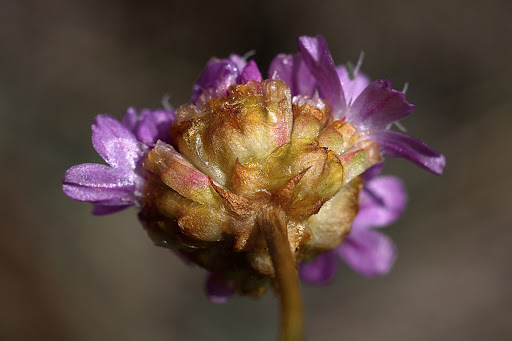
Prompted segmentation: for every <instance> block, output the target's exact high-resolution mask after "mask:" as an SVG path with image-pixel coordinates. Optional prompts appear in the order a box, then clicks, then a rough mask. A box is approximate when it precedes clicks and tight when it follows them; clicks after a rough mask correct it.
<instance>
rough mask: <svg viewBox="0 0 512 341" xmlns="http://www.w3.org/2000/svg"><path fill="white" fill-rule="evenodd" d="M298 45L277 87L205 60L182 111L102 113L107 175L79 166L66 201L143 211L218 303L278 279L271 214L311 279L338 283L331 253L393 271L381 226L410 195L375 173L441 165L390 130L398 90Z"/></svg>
mask: <svg viewBox="0 0 512 341" xmlns="http://www.w3.org/2000/svg"><path fill="white" fill-rule="evenodd" d="M298 45H299V53H297V54H295V55H278V56H277V57H276V58H275V59H274V60H273V61H272V63H271V65H270V69H269V72H268V79H263V78H262V76H261V72H260V70H259V69H258V66H257V65H256V63H255V62H254V61H253V60H250V61H247V60H246V58H244V57H240V56H237V55H231V56H230V57H229V58H227V59H212V60H210V61H209V62H208V64H207V66H206V68H205V70H204V71H203V73H202V74H201V75H200V77H199V78H198V80H197V82H196V84H195V85H194V87H193V89H192V97H191V101H190V103H187V104H184V105H182V106H181V107H179V108H178V109H177V110H176V111H175V112H174V113H173V112H169V111H147V110H145V111H142V112H140V113H137V112H136V111H135V110H133V109H129V111H128V112H127V114H126V116H125V118H124V119H123V121H122V123H120V122H118V121H116V120H114V119H113V118H111V117H109V116H106V115H100V116H98V117H97V119H96V123H95V125H93V144H94V147H95V148H96V150H97V151H98V153H99V154H100V155H101V156H102V157H103V158H104V159H105V161H106V162H107V163H108V164H109V166H105V165H97V164H85V165H78V166H74V167H72V168H70V169H69V170H68V171H67V172H66V177H65V181H64V192H65V193H66V194H67V195H69V196H70V197H72V198H74V199H77V200H81V201H89V202H92V203H94V205H95V213H111V212H114V211H116V210H120V209H123V208H125V207H128V206H131V205H134V204H137V205H140V206H141V211H140V214H139V217H140V219H141V221H142V222H143V224H144V226H145V228H146V230H147V231H148V233H149V235H150V236H151V238H152V239H153V240H154V241H155V243H156V244H157V245H162V246H166V247H169V248H171V249H173V250H175V251H176V252H178V253H179V254H180V255H181V256H183V257H184V258H186V259H187V260H188V261H190V262H193V263H196V264H198V265H200V266H202V267H204V268H205V269H207V270H208V271H210V276H209V279H208V281H207V285H206V289H207V292H208V294H209V296H210V297H211V298H212V300H213V301H215V302H223V301H225V299H226V297H228V296H230V295H232V294H233V293H234V292H238V293H242V294H250V295H253V296H258V295H260V294H261V293H262V292H263V291H264V290H265V288H266V286H267V285H268V284H269V283H273V282H274V280H275V275H276V269H275V267H274V265H275V264H274V263H273V256H272V255H271V254H270V252H269V247H270V246H269V239H268V235H266V232H265V231H264V229H262V227H261V226H262V225H264V224H265V222H268V221H269V219H270V218H269V214H270V216H271V217H273V219H276V220H275V221H278V222H279V223H280V224H282V226H284V233H285V237H286V239H285V240H286V246H285V247H286V248H289V250H290V252H291V255H292V256H291V257H292V258H293V262H294V264H300V263H302V262H304V263H303V265H302V266H301V275H302V277H303V279H304V280H306V281H310V282H315V283H325V282H328V281H329V280H331V279H332V278H333V276H334V273H335V268H336V264H337V260H336V257H341V258H342V259H343V260H345V262H346V263H347V264H349V266H351V267H353V268H354V269H355V270H356V271H359V272H361V273H362V274H364V275H367V276H375V275H379V274H383V273H386V272H388V271H389V269H390V268H391V265H392V263H393V261H394V259H395V257H396V251H395V247H394V245H393V244H392V242H391V240H390V239H389V238H388V237H386V236H384V235H382V234H380V233H379V232H377V231H376V230H375V228H377V227H382V226H385V225H388V224H390V223H391V222H393V221H394V220H396V219H397V218H398V216H399V215H400V214H401V212H402V210H403V208H404V207H405V202H406V195H405V190H404V186H403V184H402V183H401V182H400V180H398V179H397V178H395V177H389V176H388V177H385V176H384V177H375V173H378V171H379V169H380V168H381V165H382V162H383V160H384V159H383V156H390V157H403V158H406V159H408V160H410V161H412V162H414V163H415V164H417V165H419V166H420V167H422V168H424V169H426V170H429V171H431V172H433V173H435V174H440V173H441V172H442V170H443V168H444V165H445V159H444V156H442V155H441V154H439V153H438V152H436V151H435V150H433V149H432V148H430V147H428V146H427V145H425V144H424V143H423V142H421V141H419V140H417V139H415V138H413V137H410V136H407V135H404V134H402V133H399V132H395V131H392V130H390V128H391V126H392V124H393V123H394V122H396V121H399V120H401V119H403V118H405V117H407V116H408V115H410V114H411V113H412V111H413V109H414V106H413V105H411V104H410V103H408V102H407V100H406V98H405V95H404V94H403V93H402V92H400V91H397V90H394V89H392V87H391V82H390V81H388V80H385V79H380V80H376V81H373V82H370V80H369V78H368V77H367V76H366V75H364V74H362V73H359V69H358V68H356V70H351V69H349V68H346V67H344V66H336V65H335V64H334V62H333V60H332V57H331V55H330V52H329V50H328V48H327V44H326V42H325V40H324V39H323V38H322V37H321V36H316V37H300V38H299V40H298ZM269 212H271V213H269Z"/></svg>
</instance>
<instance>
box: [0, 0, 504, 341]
mask: <svg viewBox="0 0 512 341" xmlns="http://www.w3.org/2000/svg"><path fill="white" fill-rule="evenodd" d="M142 3H143V2H139V1H110V2H108V4H107V2H106V1H100V0H89V1H65V0H45V1H36V0H33V1H16V0H2V1H0V115H1V122H0V152H1V156H2V162H1V164H0V174H1V175H2V177H1V179H2V181H1V182H0V191H1V192H0V193H1V194H2V196H1V205H0V209H1V217H2V218H3V222H2V224H1V229H0V231H1V232H0V302H1V305H0V339H2V340H14V339H16V340H46V339H48V340H55V339H72V340H98V339H103V340H116V339H119V340H121V339H124V340H206V339H209V340H241V339H244V340H272V339H275V335H276V330H277V318H278V317H277V308H276V304H275V301H274V299H273V296H272V295H271V294H268V295H266V296H265V297H264V298H263V299H261V300H259V301H253V300H251V299H247V298H235V299H233V300H232V301H230V302H229V303H228V304H226V305H222V306H217V305H214V304H211V303H209V302H208V301H207V299H206V298H205V296H204V294H203V291H202V286H203V277H204V273H203V271H202V270H201V269H199V268H192V267H188V266H186V265H184V264H182V263H181V262H180V261H179V260H178V259H177V258H176V257H175V256H174V255H173V254H171V253H170V252H167V251H166V250H164V249H159V248H157V247H154V246H153V245H152V244H151V242H150V240H149V238H147V236H146V234H145V232H144V231H143V230H142V228H141V227H140V225H139V224H138V222H137V219H136V217H135V215H136V212H135V210H131V211H127V212H123V213H121V214H117V215H114V216H108V217H94V216H92V215H90V214H89V212H90V206H89V205H86V204H81V203H78V202H74V201H72V200H70V199H68V198H66V197H65V196H64V195H63V194H62V193H61V181H62V178H63V175H64V171H65V170H66V169H67V168H68V167H70V166H71V165H73V164H76V163H82V162H99V161H100V158H99V157H98V156H97V155H96V153H95V151H94V149H93V148H92V146H91V143H90V128H89V127H90V125H91V123H92V121H93V117H94V116H95V114H98V113H110V114H112V115H113V116H115V117H118V118H119V117H121V115H122V113H123V112H124V110H125V109H126V108H127V107H128V106H130V105H133V106H136V107H139V108H141V107H150V108H152V107H153V108H154V107H158V106H159V105H160V102H161V99H162V97H163V96H164V95H169V96H170V102H171V103H172V104H174V105H176V106H177V105H180V104H182V103H184V102H186V101H187V99H188V98H189V95H190V89H191V86H192V84H193V82H194V80H195V78H196V77H197V76H198V74H199V72H200V71H201V69H202V67H203V65H204V64H205V62H206V61H207V60H208V58H209V57H210V56H219V57H224V56H227V55H228V54H229V53H231V52H236V53H240V54H243V53H245V52H247V51H249V50H252V49H254V50H255V51H256V56H255V58H256V60H257V61H258V62H259V64H260V66H261V68H262V69H266V67H267V66H268V64H269V62H270V60H271V58H272V56H273V55H275V54H276V53H278V52H289V53H291V52H295V51H296V46H295V39H296V37H297V36H298V35H301V34H316V33H321V34H323V35H324V36H325V37H326V39H327V41H328V43H329V46H330V48H331V51H332V54H333V56H334V59H335V61H337V62H338V63H343V62H345V61H347V60H352V61H356V60H357V57H358V55H359V53H360V51H365V53H366V59H365V63H364V70H365V71H366V72H367V73H368V74H370V75H371V76H372V77H374V78H378V77H385V78H390V79H392V80H393V82H394V84H395V86H396V87H397V88H399V89H401V88H402V86H403V84H404V82H406V81H408V82H409V83H410V87H409V91H408V98H409V100H410V101H411V102H412V103H414V104H415V105H416V108H417V109H416V112H415V114H414V115H413V116H412V117H410V118H409V119H407V120H405V122H404V124H405V125H406V126H407V128H408V129H409V132H410V133H411V134H413V135H415V136H418V137H420V138H422V139H423V140H425V141H426V142H428V143H429V144H430V145H431V146H433V147H435V148H436V149H438V150H440V151H442V152H443V153H445V154H446V156H447V159H448V165H447V168H446V172H445V174H444V175H443V176H442V177H436V176H434V175H431V174H428V173H426V172H424V171H422V170H420V169H418V168H416V167H414V166H412V165H411V164H409V163H407V162H405V161H403V160H389V162H388V166H387V167H386V172H387V173H396V174H399V175H400V176H402V177H403V178H404V179H405V181H406V183H407V185H408V190H409V195H410V202H409V207H408V210H407V211H406V213H405V214H404V216H403V218H402V219H401V220H400V221H399V222H398V223H397V224H395V225H394V226H393V227H392V228H390V229H388V230H387V231H386V232H388V233H389V234H390V235H391V236H392V237H393V238H394V240H395V241H396V243H397V245H398V247H399V250H400V257H399V258H398V261H397V263H396V265H395V268H394V270H393V271H392V273H391V274H390V275H389V276H387V277H384V278H380V279H376V280H369V279H366V278H363V277H360V276H358V275H357V274H354V273H353V272H351V271H350V270H348V269H347V268H346V267H345V266H344V265H340V269H339V273H338V276H337V279H336V281H335V283H333V284H332V285H330V286H327V287H320V288H317V287H310V286H304V288H303V291H304V295H305V303H306V314H307V322H308V323H307V332H308V336H309V339H310V340H497V339H506V338H507V337H508V338H511V337H512V326H511V323H512V291H511V288H512V267H511V265H512V264H511V263H512V262H511V260H512V251H511V249H512V247H511V245H510V243H511V241H512V231H511V228H510V227H511V219H512V204H511V200H510V197H509V195H510V193H511V190H512V177H511V171H512V162H511V158H510V155H511V147H512V143H511V132H510V130H511V124H512V96H511V90H512V86H511V76H512V72H511V66H510V61H511V60H512V53H511V52H512V51H511V35H512V24H511V23H512V20H510V15H511V13H512V2H510V1H505V0H504V1H497V0H491V1H485V2H484V1H478V2H477V1H463V0H457V1H441V0H431V1H419V0H409V1H396V0H388V1H364V0H362V1H331V2H328V1H307V2H306V1H286V2H281V3H279V4H275V3H274V1H270V0H261V1H258V2H242V1H234V0H227V1H222V2H216V3H214V2H211V3H208V4H207V3H201V2H196V1H194V0H188V1H179V2H172V1H146V2H144V4H142Z"/></svg>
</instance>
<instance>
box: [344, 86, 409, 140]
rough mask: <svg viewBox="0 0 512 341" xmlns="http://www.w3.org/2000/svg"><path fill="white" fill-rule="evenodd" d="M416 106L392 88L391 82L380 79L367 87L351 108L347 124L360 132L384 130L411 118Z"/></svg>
mask: <svg viewBox="0 0 512 341" xmlns="http://www.w3.org/2000/svg"><path fill="white" fill-rule="evenodd" d="M413 110H414V105H412V104H410V103H409V102H407V100H406V99H405V95H404V94H403V93H402V92H400V91H397V90H393V89H392V88H391V81H390V80H387V79H378V80H376V81H374V82H372V83H370V85H368V86H367V87H366V89H365V90H364V91H363V92H362V93H361V94H360V95H359V96H358V97H357V98H356V100H355V101H354V104H353V105H352V106H351V107H350V109H349V113H348V116H347V122H350V123H352V124H354V125H355V126H356V127H357V128H358V129H359V130H360V131H369V130H377V129H383V128H384V127H386V126H387V125H388V124H390V123H393V122H395V121H398V120H401V119H403V118H405V117H407V116H409V115H410V114H411V113H412V112H413Z"/></svg>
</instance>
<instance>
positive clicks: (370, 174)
mask: <svg viewBox="0 0 512 341" xmlns="http://www.w3.org/2000/svg"><path fill="white" fill-rule="evenodd" d="M383 168H384V162H381V163H377V164H376V165H373V166H371V167H370V168H368V169H367V170H365V171H364V173H363V174H361V176H362V177H363V179H364V181H370V180H371V179H373V178H375V177H376V176H377V175H379V174H380V173H381V172H382V169H383Z"/></svg>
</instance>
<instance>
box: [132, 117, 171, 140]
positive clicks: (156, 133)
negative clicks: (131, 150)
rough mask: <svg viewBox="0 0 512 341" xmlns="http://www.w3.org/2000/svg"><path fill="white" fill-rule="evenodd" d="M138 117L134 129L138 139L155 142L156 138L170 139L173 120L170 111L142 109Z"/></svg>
mask: <svg viewBox="0 0 512 341" xmlns="http://www.w3.org/2000/svg"><path fill="white" fill-rule="evenodd" d="M140 117H141V119H140V122H138V124H137V126H136V128H135V130H134V133H135V135H136V136H137V139H138V140H139V141H141V142H144V143H147V144H155V143H156V141H158V140H162V141H169V140H170V129H171V126H172V122H173V121H174V113H173V112H172V111H168V110H163V109H161V110H148V109H144V110H142V111H141V113H140Z"/></svg>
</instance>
